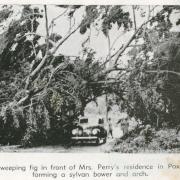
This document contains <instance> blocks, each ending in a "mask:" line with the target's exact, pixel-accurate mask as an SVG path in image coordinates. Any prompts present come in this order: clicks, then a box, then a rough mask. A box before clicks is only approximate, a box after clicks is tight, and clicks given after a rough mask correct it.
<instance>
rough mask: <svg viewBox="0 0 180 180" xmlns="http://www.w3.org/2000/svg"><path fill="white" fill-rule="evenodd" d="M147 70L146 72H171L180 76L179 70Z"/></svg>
mask: <svg viewBox="0 0 180 180" xmlns="http://www.w3.org/2000/svg"><path fill="white" fill-rule="evenodd" d="M145 72H146V73H170V74H174V75H177V76H180V73H179V72H175V71H169V70H149V71H145Z"/></svg>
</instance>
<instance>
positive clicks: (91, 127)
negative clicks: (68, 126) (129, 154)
mask: <svg viewBox="0 0 180 180" xmlns="http://www.w3.org/2000/svg"><path fill="white" fill-rule="evenodd" d="M93 122H95V121H93ZM71 133H72V137H71V140H72V141H73V142H81V143H87V142H95V143H96V144H97V145H98V144H103V143H106V139H107V131H106V129H105V127H104V120H103V119H102V118H99V119H98V122H97V123H93V124H91V123H90V122H89V119H88V118H86V117H82V118H79V122H78V123H77V125H76V126H74V128H73V129H72V132H71Z"/></svg>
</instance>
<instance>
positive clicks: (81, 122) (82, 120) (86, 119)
mask: <svg viewBox="0 0 180 180" xmlns="http://www.w3.org/2000/svg"><path fill="white" fill-rule="evenodd" d="M79 122H80V124H84V123H88V118H83V119H80V120H79Z"/></svg>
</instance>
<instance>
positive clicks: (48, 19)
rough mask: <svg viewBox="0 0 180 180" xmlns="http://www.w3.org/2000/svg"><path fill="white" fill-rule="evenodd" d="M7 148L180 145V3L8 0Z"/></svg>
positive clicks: (0, 54) (2, 108) (4, 15)
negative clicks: (30, 0) (23, 0)
mask: <svg viewBox="0 0 180 180" xmlns="http://www.w3.org/2000/svg"><path fill="white" fill-rule="evenodd" d="M0 152H1V153H26V152H28V153H41V152H45V153H179V152H180V5H136V4H134V5H81V4H80V5H73V4H72V5H63V4H52V5H51V4H44V5H43V4H39V5H38V4H8V5H6V4H0Z"/></svg>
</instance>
